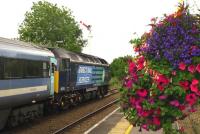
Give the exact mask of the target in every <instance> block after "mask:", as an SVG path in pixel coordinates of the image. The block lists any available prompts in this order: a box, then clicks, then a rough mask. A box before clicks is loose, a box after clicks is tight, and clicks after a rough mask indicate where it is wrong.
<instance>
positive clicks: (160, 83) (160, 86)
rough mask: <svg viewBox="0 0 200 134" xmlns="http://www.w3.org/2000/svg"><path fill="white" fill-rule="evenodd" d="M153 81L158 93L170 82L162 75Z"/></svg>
mask: <svg viewBox="0 0 200 134" xmlns="http://www.w3.org/2000/svg"><path fill="white" fill-rule="evenodd" d="M155 81H156V83H157V88H158V89H160V91H163V89H164V87H165V86H166V85H168V84H169V82H170V81H169V79H168V78H167V77H165V76H164V75H162V74H160V75H157V76H156V78H155Z"/></svg>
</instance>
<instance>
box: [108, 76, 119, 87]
mask: <svg viewBox="0 0 200 134" xmlns="http://www.w3.org/2000/svg"><path fill="white" fill-rule="evenodd" d="M109 85H110V87H109V88H110V89H120V88H121V87H122V82H121V81H120V80H119V79H117V78H116V77H112V78H111V80H110V81H109Z"/></svg>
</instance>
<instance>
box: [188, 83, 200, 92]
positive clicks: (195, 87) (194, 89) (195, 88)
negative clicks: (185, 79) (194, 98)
mask: <svg viewBox="0 0 200 134" xmlns="http://www.w3.org/2000/svg"><path fill="white" fill-rule="evenodd" d="M190 89H191V91H192V92H195V93H198V91H199V89H198V86H197V85H192V84H191V85H190Z"/></svg>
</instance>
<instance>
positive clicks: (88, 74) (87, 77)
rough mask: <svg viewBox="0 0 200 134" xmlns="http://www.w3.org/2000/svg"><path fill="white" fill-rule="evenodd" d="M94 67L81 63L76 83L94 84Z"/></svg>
mask: <svg viewBox="0 0 200 134" xmlns="http://www.w3.org/2000/svg"><path fill="white" fill-rule="evenodd" d="M92 69H93V66H83V65H80V66H79V68H78V74H77V83H76V85H85V84H92Z"/></svg>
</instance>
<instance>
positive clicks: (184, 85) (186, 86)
mask: <svg viewBox="0 0 200 134" xmlns="http://www.w3.org/2000/svg"><path fill="white" fill-rule="evenodd" d="M179 85H180V86H181V87H182V88H184V89H185V90H187V89H189V82H188V81H180V82H179Z"/></svg>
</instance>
